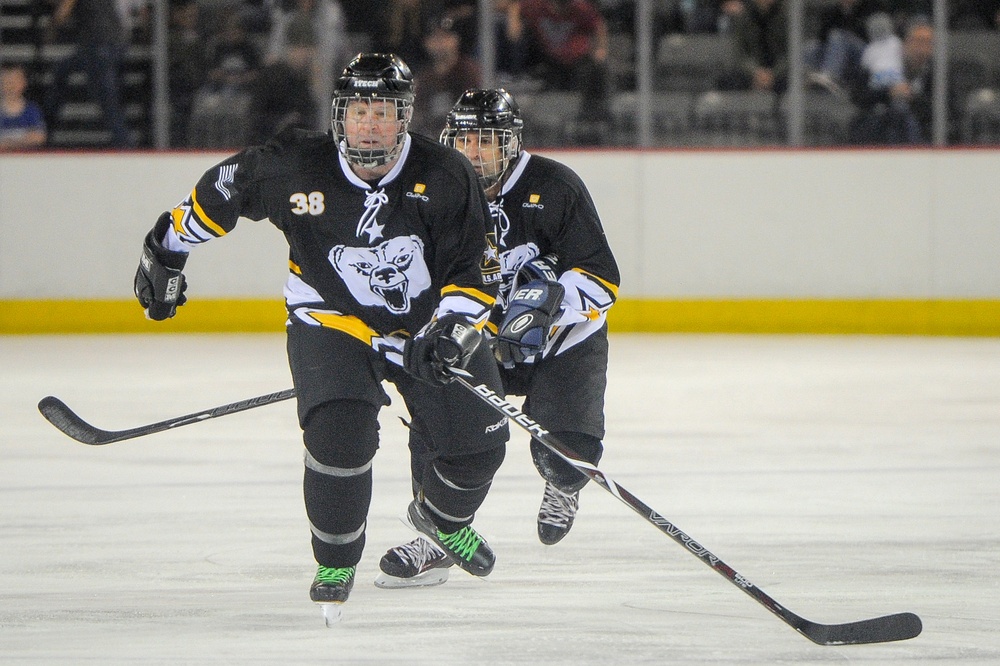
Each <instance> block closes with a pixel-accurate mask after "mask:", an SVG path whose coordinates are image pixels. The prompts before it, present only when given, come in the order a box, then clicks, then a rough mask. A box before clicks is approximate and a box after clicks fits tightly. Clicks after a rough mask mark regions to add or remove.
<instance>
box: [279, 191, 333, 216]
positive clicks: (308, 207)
mask: <svg viewBox="0 0 1000 666" xmlns="http://www.w3.org/2000/svg"><path fill="white" fill-rule="evenodd" d="M288 201H289V202H291V204H292V212H293V213H295V214H296V215H305V214H306V213H309V214H310V215H322V214H323V211H324V210H326V203H325V201H324V199H323V193H322V192H310V193H309V194H304V193H303V192H296V193H295V194H293V195H292V196H290V197H288Z"/></svg>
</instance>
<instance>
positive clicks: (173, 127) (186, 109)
mask: <svg viewBox="0 0 1000 666" xmlns="http://www.w3.org/2000/svg"><path fill="white" fill-rule="evenodd" d="M200 18H201V14H200V10H199V5H198V2H197V0H178V1H177V2H173V3H171V5H170V27H169V29H168V32H167V79H168V85H169V86H170V98H169V99H170V145H171V146H182V145H184V142H185V137H186V136H187V126H188V120H189V119H190V117H191V110H192V108H193V107H194V97H195V93H196V92H197V91H198V88H200V87H201V85H202V84H203V83H204V82H205V77H206V75H207V73H208V53H207V51H206V50H205V40H204V38H203V36H202V35H201V33H200V31H199V26H200V25H201V24H200Z"/></svg>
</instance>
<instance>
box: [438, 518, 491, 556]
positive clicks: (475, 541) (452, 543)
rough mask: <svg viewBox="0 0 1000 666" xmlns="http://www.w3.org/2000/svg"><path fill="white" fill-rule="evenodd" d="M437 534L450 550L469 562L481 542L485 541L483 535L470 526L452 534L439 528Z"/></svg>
mask: <svg viewBox="0 0 1000 666" xmlns="http://www.w3.org/2000/svg"><path fill="white" fill-rule="evenodd" d="M437 536H438V539H440V541H441V543H442V544H443V545H444V546H446V547H447V548H448V550H450V551H451V552H453V553H454V554H456V555H458V556H459V557H461V558H462V559H464V560H465V561H467V562H468V561H469V560H471V559H472V556H473V555H475V554H476V551H477V550H479V544H481V543H482V542H483V537H481V536H479V534H477V533H476V530H474V529H472V528H471V527H468V526H466V527H463V528H462V529H460V530H459V531H457V532H452V533H451V534H445V533H444V532H442V531H441V530H438V533H437Z"/></svg>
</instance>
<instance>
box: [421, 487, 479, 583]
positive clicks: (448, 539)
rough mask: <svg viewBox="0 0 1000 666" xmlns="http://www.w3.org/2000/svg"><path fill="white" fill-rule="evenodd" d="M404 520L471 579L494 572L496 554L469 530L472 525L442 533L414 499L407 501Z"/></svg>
mask: <svg viewBox="0 0 1000 666" xmlns="http://www.w3.org/2000/svg"><path fill="white" fill-rule="evenodd" d="M406 518H407V520H409V521H410V525H412V526H413V527H414V529H416V530H417V531H418V532H420V533H422V534H424V535H426V536H427V537H428V538H429V539H430V540H431V541H433V542H434V544H435V545H437V547H438V548H440V549H441V550H442V551H443V552H444V554H445V555H446V556H447V557H448V559H450V560H451V561H452V562H454V563H455V564H457V565H458V566H459V567H460V568H461V569H462V570H463V571H466V572H467V573H470V574H472V575H473V576H486V575H488V574H489V573H490V572H491V571H493V564H494V563H495V562H496V559H497V558H496V555H494V554H493V549H492V548H490V546H489V544H488V543H486V539H484V538H483V537H481V536H480V535H479V533H478V532H476V530H474V529H472V526H471V525H466V526H465V527H463V528H462V529H460V530H458V531H457V532H452V533H450V534H445V533H444V532H442V531H440V530H439V529H438V528H437V525H435V524H434V523H433V521H431V519H430V518H429V517H428V515H427V509H426V508H424V507H423V505H422V504H421V503H420V502H418V501H417V500H413V501H412V502H410V507H409V509H407V511H406Z"/></svg>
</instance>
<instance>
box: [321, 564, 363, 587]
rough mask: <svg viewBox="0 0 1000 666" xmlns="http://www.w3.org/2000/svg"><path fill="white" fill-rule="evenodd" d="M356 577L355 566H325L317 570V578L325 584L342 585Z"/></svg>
mask: <svg viewBox="0 0 1000 666" xmlns="http://www.w3.org/2000/svg"><path fill="white" fill-rule="evenodd" d="M353 577H354V567H324V566H323V565H322V564H321V565H319V568H318V569H317V570H316V580H317V581H319V582H320V583H323V584H324V585H340V584H341V583H346V582H347V581H349V580H350V579H351V578H353Z"/></svg>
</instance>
